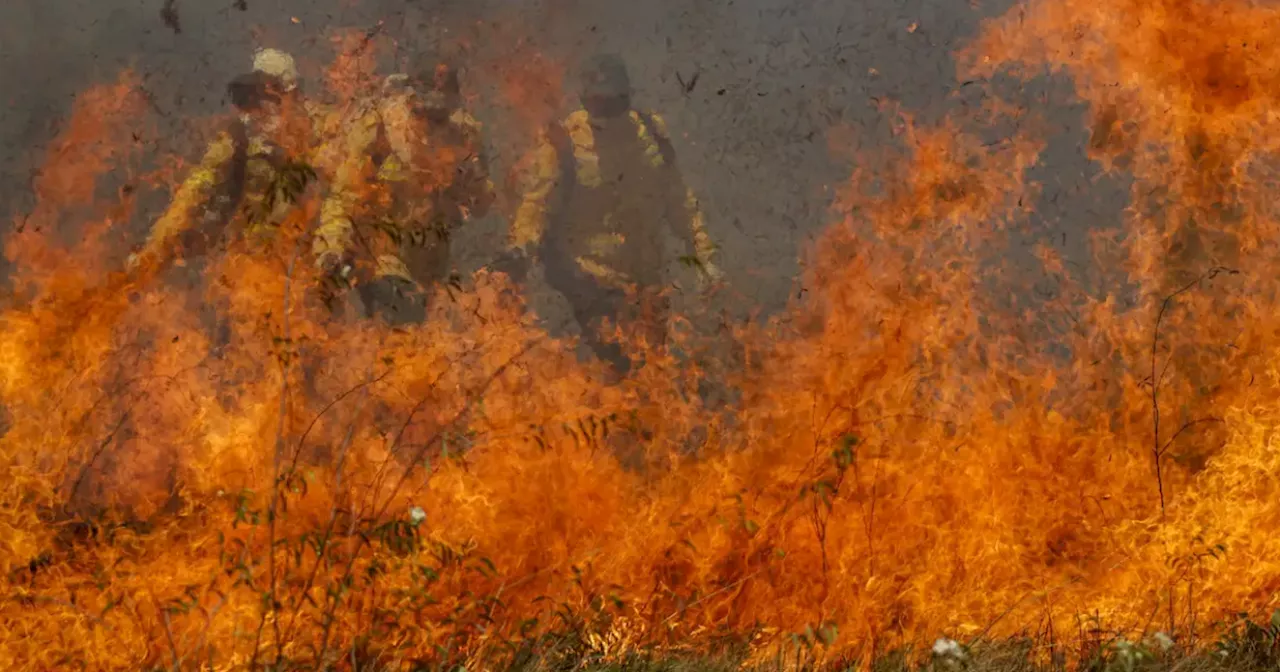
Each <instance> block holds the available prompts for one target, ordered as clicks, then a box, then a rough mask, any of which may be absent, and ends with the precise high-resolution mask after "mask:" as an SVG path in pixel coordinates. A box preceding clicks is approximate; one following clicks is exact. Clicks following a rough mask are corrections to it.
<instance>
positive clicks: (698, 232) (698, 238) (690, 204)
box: [684, 186, 724, 280]
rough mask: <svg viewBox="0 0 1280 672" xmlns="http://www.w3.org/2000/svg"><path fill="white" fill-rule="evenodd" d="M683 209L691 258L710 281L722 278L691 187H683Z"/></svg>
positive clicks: (699, 205) (713, 243) (711, 241)
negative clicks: (691, 252)
mask: <svg viewBox="0 0 1280 672" xmlns="http://www.w3.org/2000/svg"><path fill="white" fill-rule="evenodd" d="M684 209H685V213H686V216H688V218H689V228H690V234H691V240H692V243H693V256H694V258H695V259H697V260H698V265H699V267H701V268H702V270H703V271H704V272H705V273H706V274H707V275H708V276H709V277H710V278H711V279H712V280H719V279H721V278H722V277H723V276H724V273H723V272H722V271H721V270H720V267H719V266H717V265H716V262H715V252H716V244H715V241H713V240H712V239H711V234H709V233H707V222H706V218H705V217H704V216H703V214H702V206H701V204H699V202H698V196H697V194H694V193H693V188H692V187H687V186H686V187H685V193H684Z"/></svg>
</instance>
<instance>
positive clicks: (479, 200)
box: [314, 65, 494, 324]
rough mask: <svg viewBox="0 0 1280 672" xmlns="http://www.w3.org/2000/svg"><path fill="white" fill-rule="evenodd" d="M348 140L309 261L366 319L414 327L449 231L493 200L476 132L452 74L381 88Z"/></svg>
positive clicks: (445, 69)
mask: <svg viewBox="0 0 1280 672" xmlns="http://www.w3.org/2000/svg"><path fill="white" fill-rule="evenodd" d="M353 126H354V127H353V128H352V129H351V130H350V133H349V134H348V136H347V141H348V143H349V144H348V148H347V157H348V158H347V160H346V161H345V162H344V163H343V164H342V165H341V166H340V167H339V169H338V171H337V172H336V174H335V176H334V181H333V185H332V188H331V191H330V194H329V196H328V197H327V198H326V200H325V202H324V204H323V205H322V207H321V223H320V227H319V228H318V229H317V230H316V235H315V243H314V252H315V255H316V262H317V264H319V265H320V267H321V270H322V273H323V274H324V275H325V276H326V277H328V278H330V279H331V280H330V281H331V286H332V288H333V290H334V291H338V292H340V291H343V290H345V289H346V288H348V287H349V286H350V285H351V284H355V285H356V289H357V291H358V294H359V297H360V299H361V300H362V302H363V304H364V307H365V310H366V311H367V313H368V314H369V315H370V316H379V317H381V318H383V319H385V320H386V321H388V322H389V323H392V324H403V323H408V322H416V321H420V320H421V319H423V317H424V316H425V311H426V296H427V292H428V291H430V289H431V287H432V286H433V285H434V284H435V283H437V282H440V281H442V280H444V279H445V278H446V277H447V275H448V273H449V258H450V248H451V246H450V241H451V237H452V234H453V232H454V231H455V230H456V229H457V228H458V227H460V226H462V225H463V224H465V223H466V222H467V221H469V220H471V219H473V218H475V217H482V216H484V215H485V214H486V213H487V212H488V210H489V207H490V206H491V204H492V203H493V200H494V186H493V182H492V180H490V179H489V170H488V165H487V162H486V160H485V154H484V148H483V139H482V137H481V125H480V123H479V122H478V121H477V120H476V119H475V118H473V117H472V116H471V115H470V114H468V113H467V112H466V111H465V110H464V109H462V100H461V89H460V85H459V81H458V75H457V72H456V71H455V70H454V69H453V68H451V67H449V66H447V65H440V66H437V67H436V68H435V69H434V70H433V71H432V72H430V73H429V74H427V75H424V76H419V77H416V78H413V77H408V76H406V75H403V74H397V75H392V76H390V77H388V78H387V79H386V82H385V83H384V87H383V95H382V97H381V99H379V100H378V101H375V102H372V103H371V104H369V105H368V106H367V109H366V110H365V112H364V113H363V114H362V115H360V116H359V117H358V118H357V119H356V121H355V122H354V124H353Z"/></svg>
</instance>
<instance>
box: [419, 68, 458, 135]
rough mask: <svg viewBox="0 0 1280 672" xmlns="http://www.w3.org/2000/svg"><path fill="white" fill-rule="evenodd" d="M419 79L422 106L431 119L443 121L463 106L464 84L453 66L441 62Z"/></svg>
mask: <svg viewBox="0 0 1280 672" xmlns="http://www.w3.org/2000/svg"><path fill="white" fill-rule="evenodd" d="M417 79H418V82H417V84H418V86H420V87H421V89H420V90H421V94H420V95H421V101H422V107H423V110H424V111H425V112H426V114H427V117H428V118H429V119H432V120H433V121H443V120H445V119H448V118H449V115H451V114H453V112H454V110H457V109H458V108H459V107H461V106H462V86H461V84H460V83H459V80H458V71H457V69H455V68H454V67H453V66H451V65H449V64H447V63H440V64H438V65H436V66H435V67H434V68H433V69H431V70H429V71H427V72H425V73H422V74H421V75H419V76H418V78H417Z"/></svg>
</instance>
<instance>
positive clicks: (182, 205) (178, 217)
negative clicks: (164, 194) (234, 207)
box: [129, 131, 235, 268]
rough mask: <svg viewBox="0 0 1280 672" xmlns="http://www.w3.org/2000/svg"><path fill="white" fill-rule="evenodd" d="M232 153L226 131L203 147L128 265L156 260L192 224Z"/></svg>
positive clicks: (134, 266)
mask: <svg viewBox="0 0 1280 672" xmlns="http://www.w3.org/2000/svg"><path fill="white" fill-rule="evenodd" d="M234 157H235V140H234V139H233V138H232V136H231V134H230V133H228V132H226V131H223V132H221V133H219V134H218V137H216V138H215V139H214V141H213V143H211V144H210V145H209V147H208V148H207V149H206V150H205V153H204V156H202V157H201V158H200V163H199V164H197V165H196V167H195V169H194V170H193V171H192V172H191V174H190V175H188V176H187V179H186V180H184V181H183V182H182V184H181V185H179V186H178V189H177V191H175V192H174V194H173V200H172V201H171V202H170V204H169V207H168V208H166V209H165V211H164V213H163V214H162V215H160V218H159V219H158V220H156V223H155V224H154V225H153V226H152V227H151V232H150V233H149V234H148V236H147V240H146V242H145V243H143V246H142V249H141V250H139V251H138V252H137V253H136V254H133V255H130V257H129V266H130V267H131V268H136V267H139V266H142V265H150V264H154V263H158V262H159V261H160V260H161V259H162V258H163V257H164V256H165V254H166V251H167V249H168V248H169V247H171V246H172V245H173V244H174V243H175V242H176V241H177V239H178V238H179V237H180V236H181V235H182V234H183V233H185V232H187V231H188V230H190V229H191V228H192V225H193V224H194V220H195V218H197V217H199V216H200V211H201V209H202V208H203V206H205V205H207V204H208V203H209V202H210V201H211V200H212V198H213V195H214V191H215V190H216V189H217V187H218V175H219V173H220V172H221V169H222V168H223V166H225V165H226V164H227V163H228V162H230V161H232V160H233V159H234Z"/></svg>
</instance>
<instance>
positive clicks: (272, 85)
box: [227, 71, 285, 112]
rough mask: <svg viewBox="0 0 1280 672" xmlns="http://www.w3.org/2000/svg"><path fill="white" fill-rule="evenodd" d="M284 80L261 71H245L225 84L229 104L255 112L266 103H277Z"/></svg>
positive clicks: (244, 110) (282, 89)
mask: <svg viewBox="0 0 1280 672" xmlns="http://www.w3.org/2000/svg"><path fill="white" fill-rule="evenodd" d="M284 88H285V82H284V81H283V80H282V79H281V78H279V77H276V76H274V75H269V74H267V73H264V72H261V71H254V72H250V73H246V74H243V75H240V76H239V77H236V78H235V79H233V80H231V83H230V84H227V96H228V97H229V98H230V99H231V104H232V105H234V106H235V108H236V109H237V110H240V111H241V112H257V111H258V110H261V109H262V107H263V106H264V105H266V104H267V103H279V102H280V92H281V91H284Z"/></svg>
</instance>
